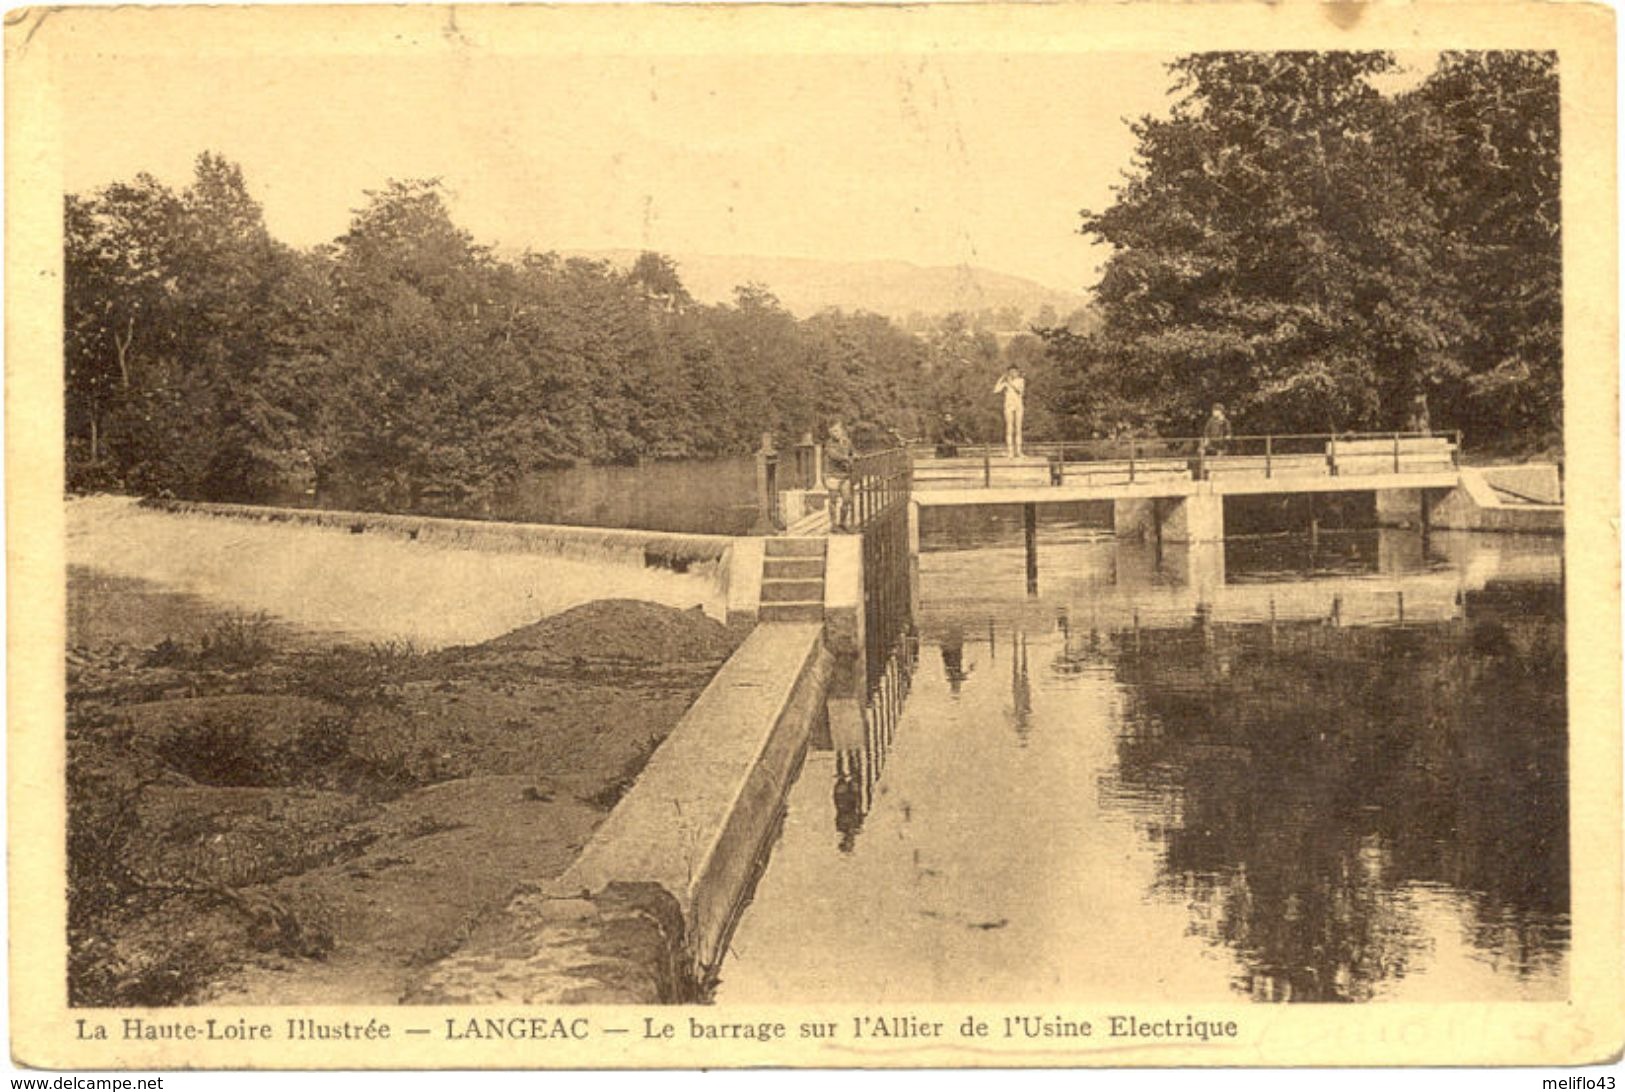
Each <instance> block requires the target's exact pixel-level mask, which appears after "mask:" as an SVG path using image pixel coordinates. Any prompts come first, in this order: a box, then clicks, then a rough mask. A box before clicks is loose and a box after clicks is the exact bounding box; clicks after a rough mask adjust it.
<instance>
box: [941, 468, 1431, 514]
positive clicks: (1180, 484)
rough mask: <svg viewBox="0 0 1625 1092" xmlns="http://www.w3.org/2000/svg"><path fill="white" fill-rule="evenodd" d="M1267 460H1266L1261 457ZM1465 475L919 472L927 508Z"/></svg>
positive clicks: (1408, 482) (1318, 489) (1326, 489)
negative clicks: (950, 480)
mask: <svg viewBox="0 0 1625 1092" xmlns="http://www.w3.org/2000/svg"><path fill="white" fill-rule="evenodd" d="M1259 462H1260V464H1262V460H1259ZM1459 482H1460V476H1459V474H1458V473H1457V471H1456V470H1455V469H1454V468H1444V469H1441V468H1436V467H1435V468H1427V469H1416V470H1410V469H1405V470H1401V471H1400V472H1399V473H1397V474H1396V473H1393V472H1391V471H1390V472H1388V473H1363V474H1361V473H1343V474H1338V475H1335V476H1334V475H1331V474H1326V473H1322V474H1273V475H1271V476H1269V477H1266V476H1265V475H1264V472H1263V469H1262V466H1261V465H1260V467H1259V468H1258V469H1257V470H1256V471H1248V472H1242V471H1240V470H1239V469H1232V470H1230V471H1228V472H1223V473H1215V474H1214V475H1213V476H1212V477H1211V478H1210V479H1209V480H1207V481H1195V480H1193V479H1192V478H1191V477H1190V474H1189V471H1186V472H1185V473H1183V474H1179V475H1176V474H1159V475H1157V476H1155V477H1152V478H1150V480H1147V478H1146V476H1145V475H1142V474H1140V473H1139V472H1138V470H1137V471H1136V474H1135V480H1134V481H1132V482H1131V481H1129V480H1128V474H1127V472H1126V470H1125V471H1124V472H1122V473H1121V474H1091V475H1087V476H1085V475H1079V476H1077V477H1076V478H1073V477H1070V476H1069V477H1068V478H1066V479H1063V480H1062V482H1061V483H1060V484H1058V485H1055V484H1051V483H1050V479H1049V478H1048V477H1047V476H1046V477H1045V478H1044V479H1043V480H1042V481H1020V480H1017V481H1011V480H1008V479H1001V478H994V480H993V484H991V485H983V484H981V483H980V482H978V483H976V484H974V485H973V484H970V483H968V482H967V483H964V484H959V483H954V484H945V483H943V482H942V481H941V480H937V481H932V480H930V479H927V480H926V481H923V482H922V481H920V479H919V476H918V473H917V472H916V478H915V486H914V496H913V499H914V502H915V503H916V504H918V505H920V506H921V507H924V508H946V507H962V506H966V505H988V504H1065V503H1071V502H1077V501H1102V500H1119V499H1128V498H1150V497H1191V496H1197V495H1199V494H1217V495H1220V496H1239V495H1258V494H1270V493H1282V494H1284V493H1348V492H1375V491H1379V490H1386V489H1454V488H1455V487H1456V486H1457V485H1458V484H1459Z"/></svg>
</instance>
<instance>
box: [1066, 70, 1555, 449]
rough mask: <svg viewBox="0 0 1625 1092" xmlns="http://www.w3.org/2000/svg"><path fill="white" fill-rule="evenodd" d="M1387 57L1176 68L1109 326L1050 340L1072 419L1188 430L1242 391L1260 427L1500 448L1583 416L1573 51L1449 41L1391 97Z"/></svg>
mask: <svg viewBox="0 0 1625 1092" xmlns="http://www.w3.org/2000/svg"><path fill="white" fill-rule="evenodd" d="M1394 66H1395V61H1394V58H1393V57H1392V56H1391V55H1390V54H1386V53H1375V52H1369V53H1353V52H1341V53H1339V52H1317V53H1207V54H1196V55H1192V56H1187V57H1183V58H1181V59H1179V60H1178V61H1176V62H1174V63H1173V64H1172V65H1171V66H1170V69H1171V73H1172V75H1173V77H1174V81H1175V82H1174V93H1175V94H1176V95H1177V99H1176V102H1175V104H1174V106H1173V108H1172V110H1171V112H1170V114H1169V116H1168V117H1166V118H1149V117H1148V118H1142V119H1140V120H1139V121H1138V122H1136V123H1134V125H1133V129H1134V133H1135V135H1136V137H1137V138H1138V142H1139V143H1138V148H1137V155H1136V159H1135V162H1134V164H1133V166H1132V168H1131V170H1130V171H1129V172H1128V175H1127V178H1126V181H1125V183H1124V184H1123V185H1122V186H1121V187H1120V188H1119V189H1118V191H1117V193H1116V199H1115V201H1114V202H1113V204H1112V205H1111V206H1110V207H1108V208H1106V209H1104V210H1102V211H1099V212H1093V211H1085V212H1084V213H1083V222H1082V227H1081V230H1082V231H1083V233H1084V234H1086V235H1089V236H1092V237H1093V238H1095V239H1097V240H1099V241H1101V242H1105V243H1108V244H1110V245H1111V247H1112V248H1113V253H1112V257H1111V258H1110V259H1109V261H1108V263H1107V265H1106V269H1105V272H1104V276H1103V278H1102V280H1101V284H1100V287H1099V291H1098V306H1099V308H1100V313H1101V317H1102V320H1103V321H1102V325H1101V327H1100V328H1099V329H1098V330H1097V331H1095V332H1093V333H1091V334H1087V335H1084V336H1079V335H1078V334H1076V333H1074V332H1071V331H1066V330H1059V331H1053V332H1052V334H1051V336H1050V337H1049V343H1050V349H1051V355H1052V357H1054V358H1055V359H1056V361H1057V365H1058V367H1059V368H1060V371H1061V375H1062V377H1063V380H1064V381H1065V382H1066V383H1067V384H1068V386H1069V388H1070V389H1069V391H1068V393H1067V395H1066V396H1064V397H1063V398H1062V400H1061V401H1062V403H1063V405H1064V406H1065V408H1066V410H1067V411H1068V412H1069V413H1070V414H1072V415H1073V416H1074V417H1076V418H1079V419H1082V420H1089V421H1092V422H1093V424H1094V426H1095V427H1096V429H1097V430H1099V429H1102V428H1109V427H1112V426H1114V425H1117V424H1120V423H1122V422H1124V421H1128V422H1131V423H1132V424H1134V425H1137V426H1140V427H1144V428H1150V429H1157V430H1160V431H1163V432H1170V431H1172V432H1179V431H1189V430H1190V429H1191V428H1192V427H1193V426H1194V425H1195V424H1196V423H1197V422H1199V421H1200V420H1201V418H1202V416H1203V415H1204V414H1205V413H1206V411H1207V408H1208V406H1209V405H1211V403H1213V402H1216V401H1222V402H1224V403H1225V405H1226V406H1227V407H1229V408H1230V410H1231V411H1232V416H1233V417H1235V418H1237V420H1238V423H1239V424H1240V425H1241V426H1242V427H1245V428H1247V429H1249V430H1254V431H1264V430H1277V431H1281V430H1301V431H1331V430H1343V429H1362V428H1364V429H1381V428H1396V427H1399V426H1400V425H1401V424H1402V422H1403V419H1404V416H1405V413H1406V408H1407V407H1408V406H1409V405H1410V403H1411V401H1412V400H1413V399H1414V398H1415V396H1416V395H1417V394H1419V393H1420V394H1425V395H1427V396H1428V397H1429V399H1430V401H1431V402H1432V406H1433V420H1434V422H1435V423H1436V424H1439V423H1443V424H1444V425H1446V426H1450V427H1461V428H1464V429H1466V430H1468V432H1469V434H1470V435H1471V437H1472V438H1473V439H1474V440H1477V441H1479V442H1481V443H1482V442H1488V443H1505V442H1525V443H1529V444H1535V443H1543V442H1550V440H1551V438H1552V437H1553V436H1555V435H1556V434H1557V433H1558V432H1559V430H1560V429H1561V405H1560V403H1561V359H1562V356H1561V278H1560V269H1561V252H1560V246H1559V235H1558V223H1559V216H1558V207H1557V200H1558V190H1557V181H1558V162H1559V160H1558V151H1559V149H1558V141H1557V136H1558V133H1557V123H1558V96H1557V73H1556V62H1555V57H1554V56H1553V55H1551V54H1544V53H1455V54H1446V55H1444V56H1443V57H1442V58H1441V60H1440V63H1439V65H1438V67H1437V69H1436V70H1435V71H1434V72H1433V73H1432V74H1431V75H1429V76H1428V77H1427V78H1426V79H1425V80H1424V81H1423V82H1422V83H1421V84H1420V85H1419V86H1417V87H1415V88H1414V89H1412V90H1409V91H1406V92H1404V93H1401V94H1397V95H1384V94H1382V93H1381V92H1380V91H1379V90H1378V85H1377V83H1376V82H1374V80H1375V78H1378V77H1382V76H1383V75H1385V74H1387V73H1390V72H1391V71H1392V70H1393V69H1394Z"/></svg>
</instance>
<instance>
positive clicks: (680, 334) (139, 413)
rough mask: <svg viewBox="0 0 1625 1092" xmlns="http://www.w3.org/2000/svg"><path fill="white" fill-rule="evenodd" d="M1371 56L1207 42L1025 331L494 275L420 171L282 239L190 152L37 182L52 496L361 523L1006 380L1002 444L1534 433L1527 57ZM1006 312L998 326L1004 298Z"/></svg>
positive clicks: (1538, 221) (1552, 192) (716, 451)
mask: <svg viewBox="0 0 1625 1092" xmlns="http://www.w3.org/2000/svg"><path fill="white" fill-rule="evenodd" d="M1394 66H1395V62H1394V59H1393V57H1392V56H1391V55H1389V54H1385V53H1211V54H1196V55H1192V56H1188V57H1185V58H1182V59H1180V60H1179V61H1177V62H1175V63H1174V64H1173V65H1172V66H1171V69H1172V72H1173V75H1174V77H1175V80H1176V83H1175V88H1174V90H1175V92H1176V94H1177V96H1178V97H1177V100H1176V102H1175V104H1174V106H1173V108H1172V111H1171V113H1170V114H1169V116H1168V117H1166V118H1160V119H1157V118H1144V119H1142V120H1140V121H1139V122H1138V123H1136V124H1135V126H1134V130H1135V133H1136V134H1137V136H1138V138H1139V148H1138V154H1137V159H1136V162H1135V163H1134V165H1133V167H1132V169H1131V170H1130V172H1129V174H1128V176H1127V181H1126V183H1125V184H1124V185H1123V186H1122V187H1121V188H1120V189H1119V190H1118V192H1117V195H1116V200H1115V202H1114V203H1113V204H1112V205H1111V207H1109V208H1107V209H1105V210H1104V211H1101V212H1085V213H1084V216H1083V224H1082V230H1083V232H1084V233H1085V234H1087V235H1090V236H1093V237H1094V238H1096V239H1098V240H1100V241H1102V242H1105V243H1108V244H1110V245H1111V247H1112V248H1113V256H1112V257H1111V259H1110V260H1109V262H1108V263H1107V266H1106V269H1105V273H1104V276H1103V279H1102V281H1101V284H1100V286H1099V288H1098V290H1097V293H1096V301H1095V303H1094V305H1092V306H1091V307H1089V308H1087V309H1085V310H1084V311H1083V312H1080V313H1079V314H1077V315H1073V316H1068V317H1067V318H1066V319H1065V321H1064V322H1063V321H1062V320H1061V319H1059V318H1058V317H1057V316H1055V315H1053V314H1039V315H1036V316H1033V318H1032V320H1031V325H1032V327H1033V329H1034V330H1036V331H1037V334H1038V335H1039V336H1035V334H1034V333H1031V332H1028V333H1020V332H1017V330H1018V329H1019V327H1020V325H1021V323H1020V321H1019V319H1020V316H1018V315H1015V314H1013V313H1009V314H1007V313H1005V312H1004V311H1000V310H997V309H989V310H988V311H987V312H986V313H985V314H981V315H949V316H944V317H939V318H936V319H932V320H927V319H926V318H925V317H923V316H912V317H910V319H909V320H908V322H907V323H906V324H905V326H903V327H899V326H898V325H896V324H894V323H892V322H891V321H890V320H888V319H886V318H883V317H880V316H877V315H873V314H866V313H848V312H842V311H827V312H824V313H821V314H818V315H816V316H813V317H811V318H807V319H798V318H796V317H795V316H793V315H791V314H790V313H789V312H788V311H787V310H785V309H784V308H783V307H782V306H781V305H780V304H779V302H778V301H777V300H776V299H775V297H774V296H773V294H772V292H771V291H770V290H769V289H768V288H767V287H766V286H763V285H743V286H741V287H740V288H739V289H738V290H737V291H736V294H735V298H734V300H733V301H732V302H731V303H729V304H723V305H706V304H701V303H698V302H696V301H695V300H694V299H692V298H691V297H690V295H689V293H688V292H687V291H686V290H685V288H684V286H683V284H682V281H681V278H680V277H679V276H678V272H677V270H676V269H675V267H674V266H673V264H672V263H671V262H670V261H669V260H668V259H666V258H664V257H662V256H661V255H658V254H652V253H650V254H645V255H643V256H642V257H641V258H640V259H639V260H638V261H637V262H636V263H635V264H634V265H633V266H632V267H631V268H630V269H625V270H623V269H619V268H616V267H614V266H612V265H610V264H608V263H604V262H597V261H589V260H585V259H565V258H561V257H559V256H557V255H554V254H534V253H527V254H524V255H523V256H519V257H517V258H506V257H502V256H499V255H497V254H496V253H494V252H493V251H492V250H491V249H490V248H487V247H483V246H480V245H478V244H477V243H476V242H475V241H474V240H473V239H471V238H470V237H469V235H468V233H467V232H465V231H463V230H462V229H461V228H459V227H458V226H457V225H456V224H455V223H454V222H453V221H452V218H451V216H450V214H449V211H448V209H447V206H446V202H445V200H444V196H443V194H442V191H441V189H440V187H439V186H438V184H437V183H435V182H433V181H409V182H391V183H389V184H388V185H387V186H385V187H384V188H382V189H380V190H377V191H372V192H370V193H369V194H368V200H367V203H366V204H365V206H364V207H363V208H361V209H359V210H357V211H356V213H355V215H354V219H353V221H352V223H351V225H350V228H349V230H348V231H346V232H345V233H344V234H343V235H342V236H340V237H339V238H338V239H337V240H335V241H334V242H333V243H332V244H330V245H327V246H322V247H318V248H315V249H313V250H308V251H300V250H296V249H294V248H290V247H288V246H285V245H283V244H282V243H280V242H278V241H277V240H276V239H274V238H272V236H271V235H270V233H269V232H268V231H267V229H266V226H265V222H264V218H263V215H262V213H261V210H260V208H259V206H258V204H257V203H256V202H255V201H254V200H253V199H252V197H251V196H250V195H249V193H248V190H247V187H246V185H245V183H244V179H243V176H242V172H241V170H240V169H239V168H238V167H236V166H235V165H234V164H232V163H230V162H228V161H226V160H224V159H222V158H220V157H219V156H215V155H211V154H204V155H202V156H200V157H199V159H198V161H197V167H196V172H195V176H194V179H193V181H192V183H191V185H190V186H188V187H187V188H186V189H185V190H184V191H181V192H175V191H173V190H171V189H169V188H167V187H166V186H164V185H162V184H160V183H159V182H158V181H156V180H155V179H153V178H151V177H149V176H146V175H142V176H139V177H137V178H136V179H135V180H134V181H133V182H121V183H116V184H113V185H110V186H107V187H104V188H103V189H101V190H99V191H96V192H94V193H91V194H81V195H71V196H69V197H68V198H67V204H66V210H65V229H66V298H65V314H66V326H67V336H66V362H65V363H66V373H65V379H66V391H67V441H68V467H69V482H70V486H72V487H74V488H121V489H129V490H134V491H139V492H161V491H169V492H172V493H175V494H179V495H190V496H202V497H212V498H231V499H254V498H257V497H262V496H265V495H267V494H268V493H269V492H271V491H273V490H276V489H278V488H285V487H286V486H288V485H289V484H296V483H303V484H304V485H305V487H309V486H310V485H320V484H323V483H326V484H328V485H331V486H336V487H339V488H340V489H342V490H343V491H345V492H347V493H348V494H350V495H351V496H360V497H363V498H365V499H367V500H369V501H371V502H373V503H377V504H382V505H386V506H387V505H391V504H401V503H409V502H410V501H411V500H412V499H413V498H414V497H415V496H417V495H418V494H419V493H421V492H424V491H440V492H451V493H477V492H484V491H489V490H491V489H493V488H499V487H501V486H502V485H504V484H506V483H510V482H513V481H515V480H517V479H519V478H521V477H523V476H524V475H525V474H526V473H528V472H530V471H532V470H534V469H538V468H545V467H553V466H563V465H570V464H575V463H581V462H626V461H634V460H639V459H649V458H657V459H658V458H673V457H684V456H714V455H725V454H738V453H744V452H748V451H751V450H753V449H754V448H755V447H756V446H757V444H758V443H759V442H760V439H761V437H762V435H763V434H764V433H773V434H774V435H775V436H776V437H777V439H778V441H779V442H781V443H782V442H784V441H785V440H788V439H793V438H795V437H798V436H800V435H801V434H803V433H805V432H807V431H814V432H818V431H821V430H822V428H823V427H824V426H825V425H826V424H827V423H828V422H830V421H832V420H834V419H837V418H839V419H843V420H845V421H847V422H848V423H849V424H851V425H853V426H854V428H855V431H856V433H857V435H858V436H859V438H860V441H861V440H863V439H864V438H865V437H866V436H867V437H868V438H870V439H871V440H873V439H878V438H880V437H884V436H887V435H890V434H891V433H892V430H895V432H896V433H901V434H902V435H905V436H910V437H929V436H931V435H933V433H934V430H935V425H936V422H937V421H938V418H939V415H940V414H942V413H944V412H951V413H953V414H954V415H955V416H956V417H957V418H958V419H959V421H960V423H961V425H962V427H963V428H964V429H965V431H966V432H967V434H968V435H969V436H970V437H971V438H973V439H978V440H988V439H996V438H997V437H998V435H999V433H1000V426H999V420H998V415H999V407H998V404H997V401H996V400H995V399H994V398H993V397H992V396H991V390H992V384H993V381H994V379H995V377H996V376H997V375H998V373H999V371H1000V370H1001V369H1002V367H1003V365H1004V363H1005V362H1007V361H1009V360H1015V361H1017V362H1019V363H1021V364H1022V365H1023V366H1024V367H1025V368H1026V369H1027V370H1028V373H1029V383H1028V391H1029V407H1028V418H1027V422H1028V426H1027V427H1028V433H1029V435H1030V436H1031V437H1032V438H1035V439H1043V438H1050V437H1081V436H1089V435H1105V434H1112V433H1118V432H1122V431H1136V432H1152V431H1154V432H1160V433H1162V434H1164V435H1179V434H1184V435H1188V434H1190V433H1191V432H1192V431H1194V430H1195V429H1196V428H1198V427H1199V425H1200V422H1201V421H1202V419H1203V417H1204V416H1205V415H1206V412H1207V409H1208V406H1209V405H1210V404H1211V403H1212V402H1214V401H1222V402H1224V403H1225V404H1226V405H1227V407H1229V410H1230V415H1231V417H1232V419H1233V420H1234V421H1235V423H1236V427H1237V429H1238V430H1241V431H1254V432H1256V431H1277V432H1279V431H1306V432H1318V431H1331V430H1351V429H1354V430H1358V429H1387V428H1398V427H1402V426H1403V425H1404V423H1405V422H1406V420H1407V417H1408V416H1409V411H1410V408H1411V406H1412V404H1413V402H1414V400H1415V398H1416V396H1417V395H1418V394H1425V395H1426V396H1427V398H1428V401H1429V403H1430V406H1431V416H1432V421H1433V424H1434V426H1435V427H1444V428H1461V429H1464V430H1465V431H1466V433H1467V439H1468V442H1469V443H1470V444H1471V445H1473V446H1474V447H1477V448H1480V449H1482V448H1484V447H1486V446H1489V447H1503V448H1526V449H1527V448H1536V447H1551V446H1554V445H1556V444H1558V443H1560V436H1561V428H1562V405H1561V402H1562V262H1561V257H1562V256H1561V241H1560V235H1559V224H1560V215H1559V203H1558V202H1559V171H1558V163H1559V158H1558V114H1559V101H1558V82H1557V71H1556V59H1555V56H1554V55H1552V54H1548V53H1530V52H1501V53H1495V52H1491V53H1483V52H1479V53H1451V54H1445V55H1444V56H1443V57H1442V58H1441V60H1440V63H1439V64H1438V66H1437V68H1436V69H1435V71H1433V72H1432V73H1431V74H1430V75H1429V76H1428V77H1427V78H1426V79H1425V80H1424V81H1422V82H1421V83H1420V84H1418V85H1416V86H1414V87H1412V88H1411V89H1409V90H1407V91H1404V92H1402V93H1398V94H1384V93H1382V92H1381V91H1379V89H1378V86H1377V85H1376V84H1374V82H1373V81H1378V82H1380V80H1381V79H1382V78H1383V77H1384V75H1385V74H1386V73H1389V72H1390V71H1391V70H1392V69H1393V68H1394ZM1005 310H1006V311H1008V310H1009V309H1005Z"/></svg>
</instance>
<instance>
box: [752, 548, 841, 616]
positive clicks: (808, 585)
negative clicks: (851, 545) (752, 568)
mask: <svg viewBox="0 0 1625 1092" xmlns="http://www.w3.org/2000/svg"><path fill="white" fill-rule="evenodd" d="M828 544H829V540H828V539H825V538H797V537H791V536H783V537H779V538H770V539H768V540H767V543H766V546H765V549H764V556H763V559H762V598H761V606H760V607H759V608H758V611H757V618H758V619H759V620H760V621H763V622H822V621H823V620H824V559H825V554H826V552H827V549H828Z"/></svg>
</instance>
